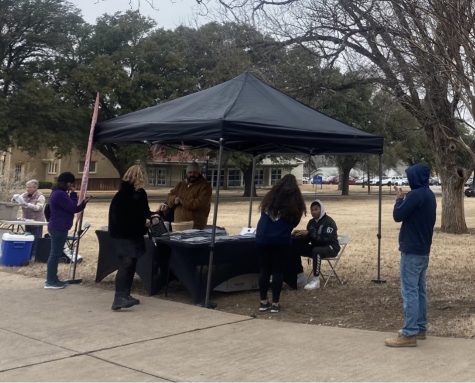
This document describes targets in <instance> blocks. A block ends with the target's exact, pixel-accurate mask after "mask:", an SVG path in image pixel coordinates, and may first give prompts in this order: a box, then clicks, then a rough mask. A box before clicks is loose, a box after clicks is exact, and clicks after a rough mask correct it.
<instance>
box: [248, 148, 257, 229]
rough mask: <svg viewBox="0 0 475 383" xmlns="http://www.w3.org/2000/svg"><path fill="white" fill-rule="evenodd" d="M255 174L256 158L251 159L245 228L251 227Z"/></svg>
mask: <svg viewBox="0 0 475 383" xmlns="http://www.w3.org/2000/svg"><path fill="white" fill-rule="evenodd" d="M255 174H256V156H253V157H252V172H251V193H250V196H249V218H248V220H247V227H252V226H251V217H252V197H253V196H254V187H255V186H254V177H255Z"/></svg>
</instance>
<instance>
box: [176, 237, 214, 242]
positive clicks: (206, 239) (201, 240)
mask: <svg viewBox="0 0 475 383" xmlns="http://www.w3.org/2000/svg"><path fill="white" fill-rule="evenodd" d="M209 240H210V238H208V237H192V238H186V239H182V241H183V242H203V241H209Z"/></svg>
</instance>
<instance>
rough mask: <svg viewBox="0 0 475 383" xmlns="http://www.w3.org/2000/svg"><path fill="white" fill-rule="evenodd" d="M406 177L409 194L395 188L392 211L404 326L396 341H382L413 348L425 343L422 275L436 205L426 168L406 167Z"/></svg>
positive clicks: (425, 312) (425, 293)
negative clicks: (397, 225) (397, 227)
mask: <svg viewBox="0 0 475 383" xmlns="http://www.w3.org/2000/svg"><path fill="white" fill-rule="evenodd" d="M406 174H407V179H408V181H409V186H410V187H411V191H410V192H409V193H407V194H404V192H403V191H402V189H401V188H399V187H395V190H396V203H395V204H394V209H393V218H394V220H395V221H396V222H402V225H401V229H400V231H399V251H400V252H401V265H400V274H401V296H402V300H403V310H404V324H403V327H402V329H401V330H399V333H398V335H397V336H396V337H394V338H388V339H386V341H385V344H386V346H389V347H415V346H417V339H425V336H426V330H427V292H426V273H427V268H428V265H429V253H430V247H431V244H432V234H433V231H434V225H435V219H436V208H437V203H436V200H435V196H434V193H433V192H432V190H430V189H429V177H430V168H429V167H428V166H427V165H424V164H416V165H413V166H410V167H409V168H407V169H406Z"/></svg>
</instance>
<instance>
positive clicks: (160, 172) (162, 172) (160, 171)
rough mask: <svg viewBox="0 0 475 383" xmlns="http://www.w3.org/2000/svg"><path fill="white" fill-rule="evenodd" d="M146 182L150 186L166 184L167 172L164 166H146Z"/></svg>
mask: <svg viewBox="0 0 475 383" xmlns="http://www.w3.org/2000/svg"><path fill="white" fill-rule="evenodd" d="M147 173H148V184H149V185H150V186H161V185H166V184H167V176H168V172H167V169H166V168H157V167H153V168H148V169H147Z"/></svg>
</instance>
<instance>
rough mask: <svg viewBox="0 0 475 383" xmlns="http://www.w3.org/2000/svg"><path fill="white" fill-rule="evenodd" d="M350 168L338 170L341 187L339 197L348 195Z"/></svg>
mask: <svg viewBox="0 0 475 383" xmlns="http://www.w3.org/2000/svg"><path fill="white" fill-rule="evenodd" d="M350 171H351V168H347V167H344V168H342V169H340V185H341V195H349V194H350V183H349V177H350Z"/></svg>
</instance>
